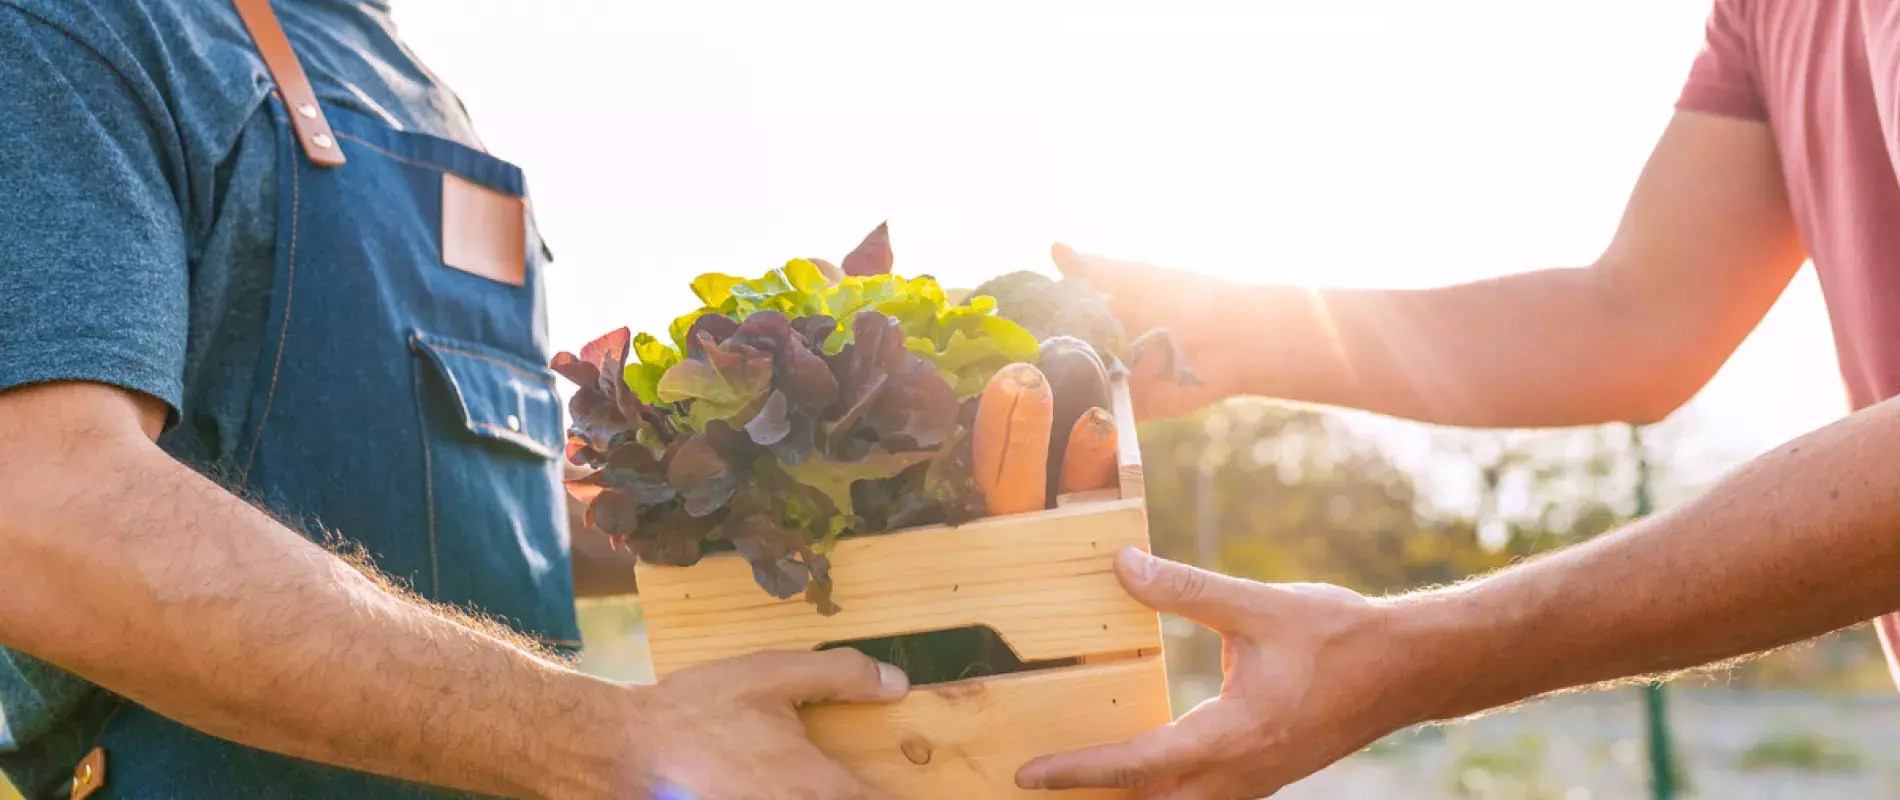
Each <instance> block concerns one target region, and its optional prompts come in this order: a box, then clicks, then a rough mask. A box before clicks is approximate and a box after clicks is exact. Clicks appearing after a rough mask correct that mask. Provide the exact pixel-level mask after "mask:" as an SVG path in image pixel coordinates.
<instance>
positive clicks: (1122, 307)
mask: <svg viewBox="0 0 1900 800" xmlns="http://www.w3.org/2000/svg"><path fill="white" fill-rule="evenodd" d="M1050 257H1051V258H1052V259H1054V261H1055V264H1056V268H1057V269H1058V270H1061V272H1062V274H1063V275H1064V276H1066V277H1072V278H1081V279H1083V280H1085V281H1087V282H1088V283H1089V285H1090V286H1092V287H1094V288H1095V289H1096V290H1097V291H1100V292H1102V293H1103V294H1106V295H1108V307H1109V310H1110V311H1111V312H1113V313H1114V314H1115V318H1116V319H1118V320H1121V323H1122V327H1123V328H1124V329H1126V330H1127V331H1128V335H1129V337H1130V338H1133V337H1136V336H1140V335H1141V334H1143V333H1146V332H1147V331H1151V330H1154V329H1156V328H1166V329H1168V330H1169V331H1170V332H1171V333H1172V334H1173V336H1174V341H1175V342H1176V343H1177V344H1178V345H1179V346H1180V348H1181V355H1182V356H1183V357H1184V358H1185V359H1186V360H1187V363H1188V365H1189V366H1190V367H1192V368H1193V370H1194V372H1195V373H1197V374H1198V375H1199V377H1200V379H1201V383H1200V384H1199V385H1196V386H1182V385H1180V384H1178V383H1176V381H1175V380H1174V379H1173V376H1172V375H1171V374H1170V373H1169V372H1168V371H1167V370H1160V369H1136V370H1134V371H1133V374H1132V375H1131V376H1130V377H1129V394H1130V395H1131V397H1132V399H1133V400H1134V403H1135V414H1136V416H1138V417H1140V418H1142V419H1155V418H1162V417H1171V416H1175V415H1178V414H1185V413H1187V412H1189V411H1194V410H1196V409H1199V408H1201V407H1203V406H1206V405H1208V404H1210V403H1215V402H1218V401H1220V400H1222V399H1225V398H1226V397H1227V396H1228V395H1231V394H1235V393H1236V392H1235V390H1234V386H1235V382H1234V381H1233V380H1231V379H1232V378H1233V377H1234V376H1235V375H1236V374H1238V370H1239V369H1240V368H1242V366H1243V365H1241V364H1233V363H1226V358H1225V356H1224V351H1226V350H1228V347H1227V346H1226V345H1227V344H1230V342H1226V341H1224V340H1223V337H1232V336H1234V331H1232V330H1231V329H1229V328H1227V327H1224V326H1223V325H1222V322H1223V320H1227V321H1231V320H1233V319H1234V315H1233V311H1232V309H1233V308H1235V307H1236V306H1237V305H1238V304H1237V303H1235V301H1234V298H1233V295H1232V291H1231V289H1232V286H1233V285H1232V284H1229V283H1227V282H1225V281H1221V280H1219V279H1216V278H1211V277H1208V276H1205V275H1196V274H1194V273H1191V272H1182V271H1180V270H1172V269H1167V268H1165V267H1157V266H1154V265H1153V264H1143V263H1140V262H1135V261H1118V260H1116V259H1112V258H1103V257H1100V256H1091V255H1084V254H1082V253H1078V252H1076V251H1075V250H1074V249H1072V248H1070V247H1069V246H1068V245H1065V244H1057V245H1054V246H1053V247H1051V248H1050ZM1223 304H1224V305H1223ZM1223 309H1225V311H1223Z"/></svg>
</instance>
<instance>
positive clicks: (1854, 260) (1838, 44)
mask: <svg viewBox="0 0 1900 800" xmlns="http://www.w3.org/2000/svg"><path fill="white" fill-rule="evenodd" d="M1676 105H1677V107H1678V108H1681V109H1685V110H1689V111H1701V112H1707V113H1713V114H1722V115H1726V116H1732V117H1741V118H1744V119H1753V120H1762V121H1765V122H1767V123H1768V125H1769V127H1770V128H1771V129H1773V130H1774V134H1775V147H1776V149H1777V150H1779V151H1780V153H1781V171H1782V175H1783V176H1784V180H1785V181H1786V182H1787V185H1788V199H1789V202H1790V203H1791V204H1792V205H1793V208H1794V215H1795V224H1796V225H1797V226H1798V227H1799V228H1800V230H1801V238H1802V240H1803V241H1804V242H1805V243H1806V244H1807V248H1808V255H1809V257H1810V258H1812V259H1813V260H1814V268H1815V271H1816V272H1818V273H1819V274H1820V278H1821V291H1822V293H1823V294H1824V295H1826V297H1827V308H1828V317H1829V318H1830V319H1831V320H1832V321H1833V325H1834V347H1835V350H1837V351H1838V352H1839V354H1840V365H1841V377H1842V379H1843V380H1844V381H1845V382H1846V384H1847V394H1848V397H1849V398H1850V399H1851V400H1852V401H1853V404H1854V407H1855V408H1856V409H1859V408H1865V407H1867V406H1870V405H1873V404H1875V403H1878V402H1880V401H1882V400H1885V399H1887V398H1889V397H1893V396H1895V395H1900V168H1897V167H1900V0H1716V3H1715V10H1714V11H1713V12H1711V13H1710V15H1709V26H1708V43H1707V45H1706V46H1705V47H1704V48H1703V51H1702V54H1701V55H1700V56H1699V57H1697V58H1696V61H1695V66H1694V67H1693V68H1691V70H1690V72H1689V81H1688V84H1687V85H1686V86H1684V87H1683V90H1682V97H1681V99H1680V100H1679V101H1677V104H1676ZM1878 626H1879V629H1880V632H1881V639H1882V644H1883V645H1884V646H1885V649H1886V651H1887V663H1888V666H1889V667H1890V668H1891V669H1892V671H1893V672H1894V675H1895V678H1896V680H1900V614H1889V615H1887V616H1885V617H1882V618H1881V619H1880V620H1878Z"/></svg>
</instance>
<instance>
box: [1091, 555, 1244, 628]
mask: <svg viewBox="0 0 1900 800" xmlns="http://www.w3.org/2000/svg"><path fill="white" fill-rule="evenodd" d="M1115 577H1117V578H1119V579H1121V583H1122V588H1124V589H1127V590H1128V594H1130V595H1132V596H1133V597H1134V598H1135V599H1136V600H1139V601H1141V603H1142V605H1145V606H1147V607H1149V608H1152V609H1154V610H1156V611H1161V612H1165V613H1169V614H1177V615H1180V616H1183V617H1186V618H1188V619H1190V620H1193V621H1195V622H1198V623H1200V624H1202V625H1205V626H1207V627H1209V628H1213V629H1214V630H1217V631H1222V632H1232V631H1235V630H1238V629H1240V628H1242V627H1244V626H1245V625H1246V624H1247V622H1248V621H1249V620H1250V619H1252V618H1254V617H1255V616H1257V615H1258V614H1259V611H1258V609H1259V602H1260V599H1261V598H1263V597H1265V596H1267V594H1268V593H1269V592H1270V589H1269V588H1268V587H1266V586H1262V585H1260V584H1257V583H1254V582H1252V581H1244V580H1241V579H1239V578H1230V577H1228V576H1226V575H1222V574H1220V573H1216V572H1208V571H1207V570H1204V569H1197V568H1195V567H1190V566H1188V565H1186V564H1182V563H1179V562H1174V561H1169V560H1167V559H1165V558H1156V557H1155V556H1151V555H1149V554H1147V553H1144V552H1142V551H1140V550H1137V549H1135V548H1133V547H1126V548H1123V549H1122V551H1121V554H1120V555H1118V556H1116V558H1115Z"/></svg>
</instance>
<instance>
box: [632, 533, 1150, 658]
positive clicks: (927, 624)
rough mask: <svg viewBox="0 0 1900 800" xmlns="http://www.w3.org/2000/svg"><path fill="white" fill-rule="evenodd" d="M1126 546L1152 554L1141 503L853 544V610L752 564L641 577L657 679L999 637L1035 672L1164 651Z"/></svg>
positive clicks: (845, 600) (849, 600)
mask: <svg viewBox="0 0 1900 800" xmlns="http://www.w3.org/2000/svg"><path fill="white" fill-rule="evenodd" d="M1124 546H1135V547H1139V548H1142V549H1144V550H1145V549H1147V547H1148V531H1147V514H1146V510H1145V508H1144V507H1143V505H1142V503H1141V501H1140V500H1116V501H1110V502H1102V503H1088V504H1081V505H1073V506H1067V507H1064V508H1058V509H1055V510H1051V511H1039V512H1035V513H1031V514H1019V515H1012V516H1007V517H996V518H992V519H986V520H981V521H978V522H973V523H970V524H968V525H963V526H960V527H955V528H950V527H932V528H919V529H916V530H911V531H904V532H901V533H892V534H885V535H881V536H865V537H858V538H851V539H846V540H844V541H841V542H839V543H838V547H837V551H836V552H835V553H834V554H833V558H832V564H833V567H832V571H831V575H832V580H833V582H834V583H835V585H836V587H837V589H836V593H835V595H834V597H835V599H836V600H837V602H838V604H839V605H840V606H842V607H843V608H844V610H843V611H842V612H840V613H839V614H837V615H835V616H831V617H824V616H820V615H819V614H818V613H817V612H816V611H815V610H814V609H813V608H812V607H811V605H809V604H807V603H805V602H804V601H803V600H802V599H797V598H794V599H792V600H784V601H781V600H776V599H773V598H772V597H771V596H770V595H767V594H765V592H764V591H763V590H761V589H760V588H759V587H758V586H757V585H756V584H755V583H753V581H752V571H751V567H750V566H749V565H747V564H746V562H745V561H744V560H743V559H740V558H738V557H737V556H734V555H729V554H722V555H720V556H716V557H712V558H708V559H706V560H705V561H702V562H700V563H699V564H698V565H696V566H693V567H688V568H677V567H650V566H645V565H642V566H641V567H640V571H639V583H640V594H641V604H642V606H643V607H644V609H645V619H646V626H647V637H648V641H649V642H650V643H651V647H652V651H653V664H654V672H655V674H656V675H658V676H661V677H664V676H665V675H667V674H669V673H671V672H674V671H677V670H679V669H682V668H685V667H688V666H692V665H694V664H700V663H704V662H707V661H713V660H717V659H721V658H728V657H733V656H739V655H744V654H746V653H751V652H756V651H759V650H779V649H793V650H806V649H810V648H813V647H816V646H818V645H820V644H824V643H827V642H838V641H849V640H855V639H863V638H870V637H881V636H897V635H902V634H909V633H922V632H926V631H934V630H947V629H951V628H960V627H966V626H970V625H988V626H990V627H992V628H995V629H996V632H997V633H998V634H999V635H1000V636H1001V637H1002V638H1003V640H1004V641H1005V642H1007V643H1008V644H1009V646H1010V648H1011V649H1012V650H1013V651H1014V652H1015V653H1016V654H1017V656H1019V657H1021V658H1022V659H1024V660H1028V661H1040V660H1046V659H1056V658H1069V657H1075V656H1088V655H1095V654H1102V653H1116V652H1128V651H1135V650H1141V649H1144V648H1158V647H1160V646H1161V632H1160V626H1159V623H1158V621H1157V617H1156V616H1155V613H1154V611H1152V610H1150V609H1148V608H1145V607H1143V606H1142V605H1141V604H1139V603H1137V602H1135V601H1134V600H1133V599H1132V598H1130V597H1129V596H1128V594H1127V593H1126V592H1125V591H1123V590H1122V588H1121V584H1120V583H1118V582H1117V581H1116V580H1115V576H1114V557H1115V554H1116V553H1117V552H1118V551H1120V549H1121V548H1122V547H1124Z"/></svg>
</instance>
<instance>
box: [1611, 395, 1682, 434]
mask: <svg viewBox="0 0 1900 800" xmlns="http://www.w3.org/2000/svg"><path fill="white" fill-rule="evenodd" d="M1693 397H1695V394H1694V393H1693V392H1673V393H1659V392H1650V393H1646V396H1643V397H1638V398H1633V399H1631V400H1630V401H1628V402H1627V403H1626V404H1625V408H1624V409H1623V412H1622V413H1621V414H1618V415H1616V421H1618V422H1625V423H1628V424H1630V425H1639V426H1640V425H1654V424H1656V423H1658V422H1661V421H1663V420H1665V419H1668V418H1669V416H1670V415H1671V414H1674V413H1676V411H1678V410H1680V409H1681V408H1682V407H1683V406H1685V405H1688V404H1689V400H1690V399H1692V398H1693Z"/></svg>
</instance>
